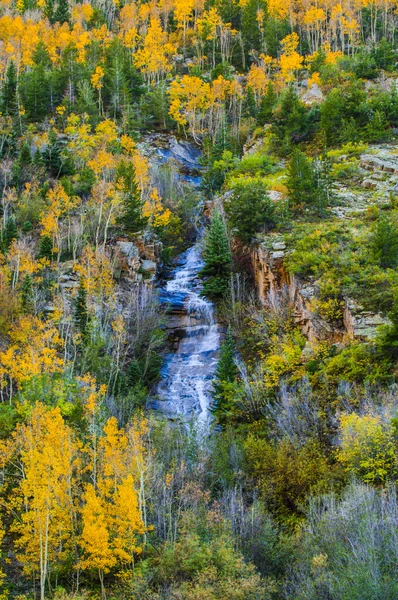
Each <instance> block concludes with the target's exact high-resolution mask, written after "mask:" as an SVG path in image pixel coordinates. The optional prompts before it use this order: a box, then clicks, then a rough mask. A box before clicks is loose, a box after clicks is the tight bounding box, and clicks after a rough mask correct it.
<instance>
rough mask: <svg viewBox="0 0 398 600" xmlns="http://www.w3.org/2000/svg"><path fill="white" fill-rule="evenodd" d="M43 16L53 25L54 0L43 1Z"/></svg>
mask: <svg viewBox="0 0 398 600" xmlns="http://www.w3.org/2000/svg"><path fill="white" fill-rule="evenodd" d="M44 16H45V17H47V19H48V20H49V21H50V23H51V25H53V24H54V22H55V21H54V0H46V1H45V6H44Z"/></svg>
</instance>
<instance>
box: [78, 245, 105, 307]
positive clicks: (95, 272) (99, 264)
mask: <svg viewBox="0 0 398 600" xmlns="http://www.w3.org/2000/svg"><path fill="white" fill-rule="evenodd" d="M75 269H76V271H77V273H79V275H80V276H81V277H83V278H84V285H85V288H86V291H87V300H88V301H105V300H110V299H111V300H112V299H114V286H115V283H114V279H113V272H112V265H111V261H110V259H109V257H108V256H107V254H106V253H105V252H104V250H103V249H100V248H97V249H94V248H92V247H91V246H85V247H84V248H83V251H82V254H81V258H80V262H79V264H78V265H76V266H75Z"/></svg>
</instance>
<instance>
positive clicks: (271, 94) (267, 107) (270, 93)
mask: <svg viewBox="0 0 398 600" xmlns="http://www.w3.org/2000/svg"><path fill="white" fill-rule="evenodd" d="M277 100H278V95H277V93H276V92H275V89H274V86H273V85H272V82H269V84H268V87H267V91H266V93H265V95H264V97H263V98H262V100H261V106H260V110H259V112H258V117H257V121H258V123H259V125H265V124H266V123H269V122H270V120H271V118H272V113H273V111H274V109H275V106H276V103H277Z"/></svg>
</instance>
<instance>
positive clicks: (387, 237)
mask: <svg viewBox="0 0 398 600" xmlns="http://www.w3.org/2000/svg"><path fill="white" fill-rule="evenodd" d="M371 248H372V251H373V256H374V258H375V259H376V260H377V262H378V263H379V265H380V267H381V268H382V269H396V268H397V267H398V226H397V225H396V223H394V222H393V221H392V220H391V218H389V217H386V216H382V217H380V218H379V219H378V220H377V222H376V225H375V228H374V232H373V236H372V241H371Z"/></svg>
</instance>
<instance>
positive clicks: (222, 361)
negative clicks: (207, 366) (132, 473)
mask: <svg viewBox="0 0 398 600" xmlns="http://www.w3.org/2000/svg"><path fill="white" fill-rule="evenodd" d="M235 356H236V346H235V341H234V338H233V335H232V330H231V327H230V326H229V327H228V330H227V333H226V336H225V339H224V341H223V343H222V344H221V348H220V355H219V358H218V363H217V368H216V372H215V377H214V383H213V391H212V397H213V406H212V408H211V411H212V413H213V414H214V416H215V418H216V419H217V421H218V422H219V423H222V422H224V421H225V417H226V413H227V411H228V393H229V392H230V391H231V390H230V389H229V388H230V385H228V384H232V383H233V382H234V381H235V379H236V377H237V375H238V369H237V367H236V364H235Z"/></svg>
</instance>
